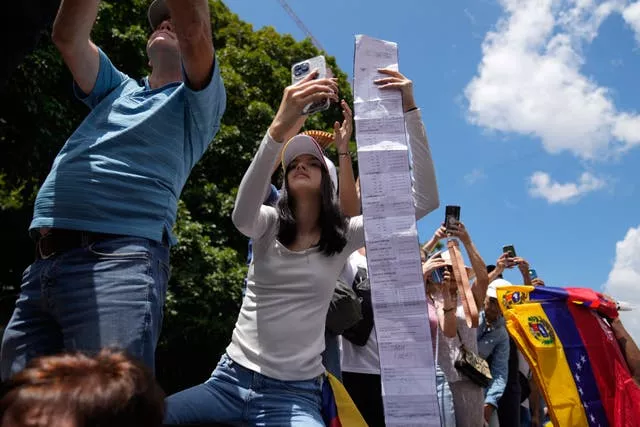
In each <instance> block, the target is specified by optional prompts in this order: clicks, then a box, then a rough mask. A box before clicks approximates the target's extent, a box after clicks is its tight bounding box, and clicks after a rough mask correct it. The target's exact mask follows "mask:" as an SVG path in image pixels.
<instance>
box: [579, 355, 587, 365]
mask: <svg viewBox="0 0 640 427" xmlns="http://www.w3.org/2000/svg"><path fill="white" fill-rule="evenodd" d="M580 360H581V361H582V363H587V358H586V357H584V354H583V355H582V357H581V358H580Z"/></svg>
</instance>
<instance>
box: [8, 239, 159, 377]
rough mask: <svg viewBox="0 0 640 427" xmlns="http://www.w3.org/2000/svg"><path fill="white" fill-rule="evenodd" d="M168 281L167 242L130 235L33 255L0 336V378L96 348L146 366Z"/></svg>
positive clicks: (151, 362) (151, 357) (150, 364)
mask: <svg viewBox="0 0 640 427" xmlns="http://www.w3.org/2000/svg"><path fill="white" fill-rule="evenodd" d="M168 281H169V248H168V247H167V246H166V245H164V244H162V243H159V242H154V241H151V240H148V239H144V238H138V237H124V236H123V237H117V238H112V239H107V240H102V241H99V242H95V243H93V244H91V245H87V246H84V247H78V248H75V249H71V250H68V251H66V252H63V253H60V254H57V255H54V256H52V257H50V258H48V259H39V260H37V261H35V262H34V263H33V264H31V265H30V266H29V267H27V269H26V270H25V271H24V273H23V276H22V286H21V288H20V296H19V298H18V300H17V301H16V306H15V310H14V312H13V316H12V317H11V320H10V321H9V324H8V325H7V328H6V329H5V332H4V336H3V339H2V350H1V351H0V370H1V374H2V379H3V380H6V379H7V378H9V377H10V376H11V375H12V374H14V373H16V372H18V371H20V370H22V369H23V368H24V367H25V365H26V363H27V362H28V361H29V360H31V359H32V358H35V357H38V356H43V355H51V354H56V353H59V352H62V351H83V352H87V353H94V352H97V351H99V350H100V349H101V348H104V347H117V348H121V349H124V350H126V351H127V352H128V353H129V354H130V355H131V356H133V357H136V358H138V359H140V360H142V361H143V362H144V363H145V364H146V365H147V366H148V367H149V368H150V369H152V370H153V369H154V366H155V364H154V353H155V348H156V344H157V342H158V337H159V335H160V329H161V327H162V315H163V313H162V307H163V305H164V300H165V295H166V291H167V282H168Z"/></svg>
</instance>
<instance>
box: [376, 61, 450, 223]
mask: <svg viewBox="0 0 640 427" xmlns="http://www.w3.org/2000/svg"><path fill="white" fill-rule="evenodd" d="M378 71H379V72H380V73H382V74H386V75H387V76H388V77H385V78H382V79H378V80H375V81H374V83H375V84H377V85H378V88H379V89H380V90H400V92H401V93H402V109H403V111H404V122H405V126H406V130H407V135H408V137H409V147H410V149H411V159H412V162H413V165H412V166H413V169H412V178H413V198H414V204H415V207H416V219H420V218H422V217H424V216H425V215H427V214H428V213H430V212H432V211H434V210H436V209H438V206H440V199H439V195H438V184H437V182H436V172H435V167H434V165H433V159H432V158H431V150H430V149H429V140H428V139H427V132H426V130H425V128H424V123H423V122H422V116H421V114H420V110H419V109H418V108H417V107H416V104H415V100H414V94H413V82H412V81H411V80H409V79H408V78H406V77H405V76H404V75H403V74H401V73H399V72H398V71H394V70H388V69H380V70H378Z"/></svg>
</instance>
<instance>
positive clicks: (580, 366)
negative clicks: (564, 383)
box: [576, 362, 582, 371]
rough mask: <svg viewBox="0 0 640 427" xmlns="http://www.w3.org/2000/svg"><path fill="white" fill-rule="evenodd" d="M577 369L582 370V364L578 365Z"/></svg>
mask: <svg viewBox="0 0 640 427" xmlns="http://www.w3.org/2000/svg"><path fill="white" fill-rule="evenodd" d="M576 368H577V369H578V371H579V370H581V369H582V365H581V364H580V362H578V363H576Z"/></svg>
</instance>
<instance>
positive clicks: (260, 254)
mask: <svg viewBox="0 0 640 427" xmlns="http://www.w3.org/2000/svg"><path fill="white" fill-rule="evenodd" d="M383 73H384V74H386V75H387V76H386V78H384V79H380V80H377V81H376V83H377V84H378V85H379V87H380V89H382V90H398V89H400V90H401V91H402V93H403V107H404V110H405V124H406V128H407V133H408V136H409V138H408V139H409V144H410V149H411V159H412V162H413V178H414V185H413V197H414V204H415V210H416V218H422V217H423V216H425V215H426V214H427V213H429V212H431V211H433V210H435V209H436V208H437V207H438V205H439V200H438V190H437V186H436V179H435V171H434V167H433V162H432V160H431V153H430V150H429V146H428V142H427V137H426V132H425V130H424V126H423V124H422V120H421V117H420V111H419V110H418V109H417V108H416V106H415V104H414V101H413V91H412V89H411V88H412V85H411V81H410V80H408V79H407V78H405V77H404V76H403V75H402V74H400V73H399V72H397V71H391V70H383ZM316 77H317V73H316V72H314V73H312V74H310V75H309V76H308V77H307V78H306V79H305V80H303V81H302V82H301V83H300V84H298V85H295V86H289V87H287V88H286V89H285V92H284V96H283V99H282V103H281V105H280V108H279V110H278V112H277V114H276V116H275V118H274V120H273V122H272V124H271V126H270V127H269V130H268V131H267V133H266V135H265V137H264V139H263V141H262V143H261V145H260V148H259V149H258V152H257V153H256V155H255V157H254V159H253V162H252V163H251V165H250V167H249V169H248V170H247V172H246V173H245V176H244V178H243V179H242V182H241V184H240V188H239V190H238V196H237V199H236V205H235V208H234V211H233V216H232V219H233V222H234V224H235V225H236V227H237V228H238V230H240V232H242V233H243V234H244V235H246V236H247V237H250V238H252V239H253V242H254V244H253V250H254V254H253V264H252V265H251V267H250V269H249V273H248V277H247V291H246V294H245V297H244V299H243V301H242V307H241V309H240V314H239V316H238V321H237V322H236V326H235V329H234V330H233V334H232V338H231V344H230V345H229V346H228V347H227V351H226V354H224V355H223V356H222V357H221V359H220V362H219V363H218V366H217V367H216V369H215V370H214V372H213V374H212V376H211V378H210V379H209V380H208V381H207V382H205V383H204V384H201V385H198V386H195V387H192V388H190V389H188V390H185V391H182V392H180V393H177V394H175V395H173V396H169V397H168V398H167V416H166V419H165V423H167V424H198V423H211V422H224V423H248V424H250V425H255V424H259V425H273V426H283V425H287V426H292V427H297V426H311V427H313V426H324V421H323V419H322V415H321V397H322V396H321V390H322V382H323V379H324V372H325V367H324V366H322V361H321V356H320V355H321V353H322V351H323V350H324V329H325V319H326V315H327V311H328V308H329V303H330V301H331V298H332V295H333V292H334V288H335V285H336V281H337V279H338V276H339V274H340V272H341V270H342V269H343V266H344V264H345V261H346V260H347V258H348V257H349V255H350V254H351V253H352V252H354V251H355V250H356V249H358V248H360V247H362V246H363V245H364V229H363V221H362V216H355V217H352V218H349V219H347V218H345V217H344V216H343V215H342V213H341V211H340V208H339V207H338V204H337V201H336V197H335V195H334V192H333V189H332V185H331V180H330V178H329V174H328V171H327V167H326V164H325V162H324V157H323V153H322V149H321V148H320V146H319V145H318V144H317V142H316V141H315V140H314V139H313V138H311V137H310V136H307V135H297V136H295V137H293V138H292V139H290V140H289V141H288V142H287V143H286V145H285V146H284V147H282V143H283V142H284V135H286V134H287V132H289V130H290V129H291V128H292V127H293V126H294V124H295V122H296V121H297V120H299V118H300V115H301V114H302V110H303V108H304V106H305V105H306V104H308V103H309V102H313V101H318V100H320V99H324V98H330V99H332V100H334V101H337V100H338V98H337V95H336V94H337V91H338V87H337V84H336V82H335V80H333V79H317V80H314V79H315V78H316ZM342 108H343V115H344V121H343V123H342V125H340V124H339V123H336V126H335V128H334V134H335V144H336V147H337V149H338V154H339V155H345V154H348V153H347V150H348V143H349V139H350V137H351V131H352V118H351V111H350V110H349V107H348V106H347V104H346V103H345V102H344V101H343V102H342ZM281 152H282V154H281V156H280V155H279V154H280V153H281ZM277 162H281V163H282V167H283V171H284V186H283V189H282V193H281V196H280V199H279V201H278V205H277V207H276V208H273V207H269V206H264V205H263V204H262V200H263V199H264V195H265V194H266V192H267V191H268V187H269V183H270V179H269V178H270V176H271V173H272V171H273V168H274V166H275V165H276V164H277Z"/></svg>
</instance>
